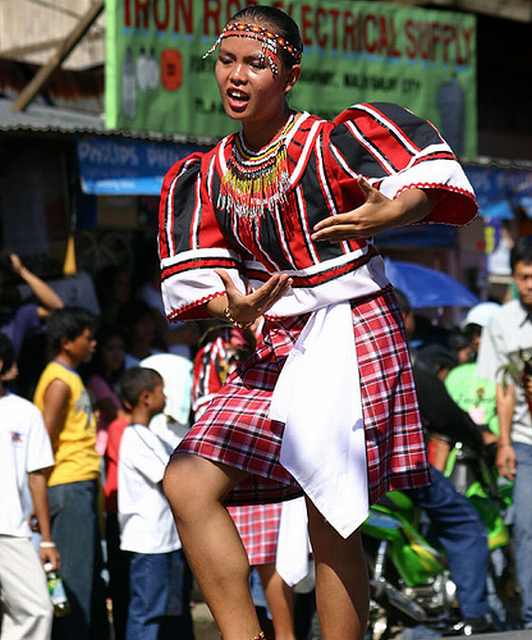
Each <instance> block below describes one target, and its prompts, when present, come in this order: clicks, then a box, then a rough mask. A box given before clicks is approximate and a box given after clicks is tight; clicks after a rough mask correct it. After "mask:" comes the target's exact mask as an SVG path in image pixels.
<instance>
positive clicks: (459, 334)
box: [447, 325, 478, 353]
mask: <svg viewBox="0 0 532 640" xmlns="http://www.w3.org/2000/svg"><path fill="white" fill-rule="evenodd" d="M477 326H478V325H477ZM447 346H448V348H449V349H450V350H451V351H452V352H453V353H457V352H458V351H461V350H462V349H465V348H466V347H470V346H471V337H469V336H468V335H467V334H466V333H465V331H460V330H459V329H455V330H453V331H451V332H450V333H449V335H448V337H447Z"/></svg>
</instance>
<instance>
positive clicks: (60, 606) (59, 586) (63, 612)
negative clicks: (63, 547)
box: [44, 562, 70, 618]
mask: <svg viewBox="0 0 532 640" xmlns="http://www.w3.org/2000/svg"><path fill="white" fill-rule="evenodd" d="M44 570H45V572H46V582H47V584H48V593H49V594H50V600H51V601H52V604H53V605H54V616H55V617H56V618H64V617H65V616H67V615H68V614H69V613H70V605H69V603H68V600H67V597H66V594H65V588H64V586H63V581H62V580H61V576H60V575H59V572H58V571H57V570H56V569H54V567H53V565H52V563H51V562H47V563H46V564H45V565H44Z"/></svg>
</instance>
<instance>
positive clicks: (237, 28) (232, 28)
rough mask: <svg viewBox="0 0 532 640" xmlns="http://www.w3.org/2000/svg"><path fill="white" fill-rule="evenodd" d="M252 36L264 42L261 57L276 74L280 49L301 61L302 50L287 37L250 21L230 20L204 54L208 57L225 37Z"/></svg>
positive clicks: (295, 60) (298, 61) (295, 61)
mask: <svg viewBox="0 0 532 640" xmlns="http://www.w3.org/2000/svg"><path fill="white" fill-rule="evenodd" d="M234 37H236V38H251V39H252V40H258V41H259V42H262V45H263V49H262V54H261V57H262V58H263V60H264V61H265V62H267V63H268V66H269V67H270V69H271V72H272V74H273V75H274V76H277V75H278V73H279V64H278V61H279V58H280V55H279V54H280V51H286V52H287V53H288V55H289V56H291V57H292V58H293V60H294V63H295V64H299V63H300V62H301V54H302V51H301V50H300V49H298V48H297V47H295V46H294V45H293V44H291V43H290V42H288V40H287V39H286V38H284V37H283V36H280V35H279V34H278V33H274V32H273V31H270V30H269V29H268V28H266V27H261V26H260V25H258V24H251V23H248V22H229V23H228V24H226V25H225V27H224V29H223V31H222V33H220V35H219V36H218V38H217V39H216V42H215V43H214V44H213V45H212V47H211V48H210V49H209V50H208V51H207V52H206V53H205V54H204V55H203V58H204V59H205V58H207V57H208V56H210V55H211V54H212V53H214V52H215V51H216V48H217V47H218V46H219V45H220V43H221V42H222V40H224V39H225V38H234Z"/></svg>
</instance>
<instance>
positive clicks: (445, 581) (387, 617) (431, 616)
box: [362, 491, 458, 640]
mask: <svg viewBox="0 0 532 640" xmlns="http://www.w3.org/2000/svg"><path fill="white" fill-rule="evenodd" d="M421 517H422V512H421V510H420V509H417V508H416V506H415V505H414V503H413V502H412V500H410V498H408V497H407V496H406V495H405V494H404V493H401V492H398V491H392V492H390V493H388V494H386V496H385V498H384V499H383V500H381V502H379V503H378V504H376V505H373V506H372V507H371V509H370V513H369V516H368V518H367V520H366V522H365V523H364V525H363V526H362V534H363V537H364V546H365V548H366V551H367V554H368V565H369V573H370V589H371V603H370V629H371V634H372V635H371V640H384V638H386V637H389V636H390V635H391V634H392V632H393V631H394V630H396V628H397V627H398V626H399V627H410V626H416V625H425V626H429V627H433V628H435V629H443V628H445V627H446V626H448V625H449V621H450V620H453V619H455V618H456V617H457V613H458V610H457V603H456V598H455V593H456V586H455V585H454V583H453V582H452V580H451V579H450V575H449V571H448V569H447V565H446V560H445V555H444V554H443V553H441V552H440V551H439V550H437V549H435V548H434V547H433V546H432V545H431V544H430V543H429V542H428V541H427V540H426V538H425V537H424V536H423V535H422V534H421V532H420V524H421Z"/></svg>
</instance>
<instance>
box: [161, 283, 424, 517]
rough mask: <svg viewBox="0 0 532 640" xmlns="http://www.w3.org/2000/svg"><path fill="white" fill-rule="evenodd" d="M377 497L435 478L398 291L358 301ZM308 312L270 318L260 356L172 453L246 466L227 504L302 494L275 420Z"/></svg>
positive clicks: (235, 376) (371, 481)
mask: <svg viewBox="0 0 532 640" xmlns="http://www.w3.org/2000/svg"><path fill="white" fill-rule="evenodd" d="M351 306H352V310H353V331H354V336H355V347H356V351H357V358H358V367H359V372H360V390H361V397H362V410H363V417H364V432H365V437H366V450H367V465H368V487H369V494H370V495H369V499H370V502H376V501H377V500H378V499H379V498H380V497H381V496H382V495H383V494H384V493H386V492H387V491H390V490H392V489H399V490H401V489H409V488H413V487H418V486H423V485H426V484H429V483H430V474H429V469H428V463H427V459H426V453H425V443H424V439H423V431H422V426H421V419H420V416H419V411H418V407H417V399H416V392H415V386H414V379H413V375H412V369H411V365H410V359H409V354H408V347H407V343H406V337H405V333H404V327H403V322H402V317H401V314H400V311H399V308H398V306H397V302H396V299H395V296H394V294H393V290H392V289H391V288H387V289H383V290H382V291H380V292H379V293H378V294H374V295H372V296H368V297H365V298H358V299H357V300H356V301H353V302H352V304H351ZM307 319H308V314H305V315H302V316H296V317H289V318H281V319H278V320H277V319H276V320H267V321H266V322H265V323H264V327H263V331H262V339H261V340H260V341H259V344H258V346H257V350H256V352H255V353H254V355H253V356H252V357H251V358H250V359H248V360H246V361H245V362H243V363H241V364H240V365H239V367H238V369H237V370H236V371H235V372H233V373H232V374H231V375H230V376H229V378H228V379H227V382H226V384H225V385H224V386H223V387H222V388H221V389H220V391H219V392H218V393H217V394H216V395H215V396H214V397H213V398H212V400H211V401H210V402H209V403H208V404H207V405H206V407H205V410H204V411H203V413H202V414H201V417H200V418H199V420H198V421H197V422H196V423H195V424H194V425H193V427H192V428H191V429H190V431H189V432H188V433H187V435H186V436H185V437H184V439H183V440H182V441H181V443H180V444H179V446H178V447H177V449H176V450H175V452H174V454H173V455H177V454H183V453H186V454H194V455H198V456H201V457H203V458H206V459H208V460H213V461H215V462H219V463H222V464H226V465H229V466H231V467H236V468H238V469H241V470H243V471H247V472H248V473H249V475H248V476H247V477H246V478H245V479H244V480H242V481H241V482H240V483H239V484H238V485H236V486H235V487H234V489H233V490H232V491H231V493H229V494H228V495H227V497H226V504H228V505H244V504H267V503H273V502H279V501H282V500H289V499H292V498H297V497H299V496H301V495H302V494H303V492H302V489H301V487H300V486H299V485H298V483H297V482H296V481H295V479H294V478H293V477H292V476H291V475H290V474H289V473H288V472H287V471H286V469H284V468H283V467H282V466H281V464H280V462H279V456H280V451H281V441H282V437H283V429H284V424H283V423H280V422H276V421H273V420H270V419H269V418H268V411H269V408H270V401H271V396H272V391H273V388H274V386H275V383H276V381H277V378H278V376H279V373H280V371H281V369H282V367H283V364H284V362H285V360H286V357H287V355H288V354H289V353H290V351H291V349H292V348H293V346H294V344H295V342H296V340H297V338H298V336H299V334H300V333H301V330H302V329H303V327H304V326H305V323H306V322H307Z"/></svg>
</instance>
